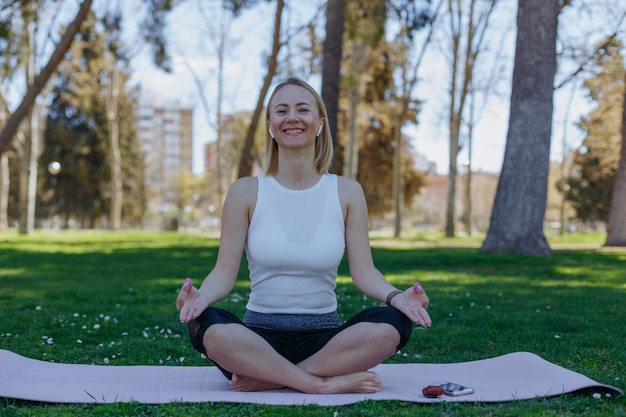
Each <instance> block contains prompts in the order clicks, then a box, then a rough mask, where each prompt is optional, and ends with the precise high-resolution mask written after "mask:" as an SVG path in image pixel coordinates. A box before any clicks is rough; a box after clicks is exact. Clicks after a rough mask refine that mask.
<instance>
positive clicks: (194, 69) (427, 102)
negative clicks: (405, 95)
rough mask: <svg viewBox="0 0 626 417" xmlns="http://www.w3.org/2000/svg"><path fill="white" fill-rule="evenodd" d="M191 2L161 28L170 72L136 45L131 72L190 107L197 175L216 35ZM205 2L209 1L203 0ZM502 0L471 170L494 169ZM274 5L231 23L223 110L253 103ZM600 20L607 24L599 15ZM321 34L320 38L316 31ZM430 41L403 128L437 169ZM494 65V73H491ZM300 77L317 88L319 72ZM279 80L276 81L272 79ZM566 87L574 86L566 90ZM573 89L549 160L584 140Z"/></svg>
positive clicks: (210, 122) (207, 133) (309, 8)
mask: <svg viewBox="0 0 626 417" xmlns="http://www.w3.org/2000/svg"><path fill="white" fill-rule="evenodd" d="M197 3H198V2H197V0H187V1H186V2H184V3H183V4H184V7H178V8H177V9H176V10H174V12H173V13H172V14H171V16H170V23H169V26H168V31H169V33H170V34H171V35H172V36H171V39H172V43H171V44H170V46H171V51H172V52H173V56H174V59H173V72H172V73H171V74H166V73H164V72H163V71H161V70H159V69H157V68H155V67H154V66H153V65H152V63H151V58H150V54H149V51H147V50H146V49H143V50H141V51H138V52H136V53H135V54H134V58H133V61H132V66H133V68H134V69H135V72H134V75H133V78H132V81H133V82H134V83H138V84H140V85H141V86H142V88H144V89H145V90H147V91H150V92H152V93H154V94H156V95H157V96H158V97H160V98H161V99H162V100H164V101H166V102H167V101H175V102H178V103H180V104H181V105H183V106H190V107H193V108H194V172H196V173H201V172H202V171H203V160H202V158H203V148H204V145H205V144H206V143H207V142H209V141H212V140H215V129H214V127H212V126H214V125H215V107H216V90H217V81H216V80H217V60H216V59H215V54H214V52H213V51H214V50H215V42H214V41H212V39H215V34H212V35H211V34H209V33H208V31H207V30H206V27H207V26H206V24H205V23H203V22H202V21H201V20H200V19H199V16H200V14H199V12H198V9H197ZM320 3H322V2H321V1H320V0H313V1H310V2H306V3H304V2H302V3H298V9H297V10H296V11H289V10H288V9H287V10H286V12H285V13H286V14H285V17H284V19H285V22H286V24H288V25H290V26H291V27H296V26H298V25H300V24H302V23H303V22H306V21H307V20H308V19H310V18H311V16H314V15H315V13H316V12H318V10H317V9H316V7H317V6H319V4H320ZM205 4H206V3H205ZM209 4H216V3H215V2H210V3H209ZM501 4H502V6H501V7H500V8H499V9H497V12H496V14H495V15H494V17H493V18H494V21H493V23H494V24H495V25H496V26H497V28H496V29H495V31H494V33H496V35H495V36H494V35H492V36H491V37H490V38H489V41H488V42H487V47H488V48H490V49H491V50H499V51H500V52H501V55H502V58H501V59H500V60H499V61H487V62H485V65H484V66H483V67H481V68H479V71H478V72H477V74H476V79H478V80H482V82H484V83H491V84H493V85H496V86H499V87H498V88H494V90H499V93H498V94H497V95H496V94H495V93H492V94H490V95H489V96H488V97H487V99H486V101H485V99H481V98H480V97H478V95H477V99H476V108H477V110H476V114H475V117H476V122H475V128H474V132H473V142H472V143H473V145H472V169H473V170H474V171H485V172H499V171H500V169H501V166H502V160H503V156H504V148H505V144H506V133H507V128H508V117H509V114H508V107H509V99H510V80H511V76H512V62H513V58H514V47H515V13H516V8H515V4H516V1H514V0H504V1H503V2H502V3H501ZM125 7H127V8H128V9H127V10H129V11H130V12H131V13H138V12H139V9H140V8H139V6H138V5H137V3H136V0H131V1H128V2H126V3H125ZM274 7H275V6H274V5H273V3H270V4H267V3H265V2H260V3H259V5H258V6H257V7H255V8H254V9H253V10H251V11H247V12H244V13H243V14H242V15H241V16H240V17H238V18H236V19H234V20H232V22H231V27H230V31H229V34H230V43H229V46H228V48H227V50H226V60H225V67H224V68H225V84H224V102H223V112H224V113H232V112H237V111H251V110H253V108H254V106H255V104H256V100H257V97H258V91H259V89H260V86H261V84H262V82H263V75H264V73H265V66H264V64H263V59H264V56H265V55H266V54H268V53H269V47H270V41H269V40H270V38H271V34H272V30H273V14H274ZM213 16H214V19H212V20H211V22H212V24H211V25H212V26H214V27H213V30H214V31H215V30H217V27H216V24H215V22H226V21H229V19H228V16H227V15H219V12H218V9H216V10H214V11H213ZM318 18H319V19H320V25H322V26H321V27H322V28H323V24H324V22H323V18H324V17H323V14H321V15H318ZM580 18H585V16H584V15H583V16H581V15H580V14H578V13H577V14H573V13H572V16H564V17H562V18H561V25H563V23H564V22H567V21H571V20H572V19H573V20H576V19H580ZM587 18H589V17H588V16H587ZM603 25H605V26H607V27H609V26H610V24H607V22H606V21H605V20H604V21H603ZM573 26H574V25H572V27H573ZM576 26H577V25H576ZM568 27H569V25H568ZM126 30H127V35H126V36H127V37H128V38H129V39H132V38H133V36H135V37H137V33H136V30H137V25H130V26H129V27H127V29H126ZM133 32H134V34H133ZM321 35H322V36H323V31H322V33H321ZM579 35H580V36H583V35H584V34H582V33H581V34H579ZM590 39H591V38H590ZM433 45H434V46H433V47H431V48H429V50H428V52H427V55H426V56H425V59H424V61H423V64H422V65H421V67H420V71H419V74H420V83H419V84H418V87H417V89H416V91H415V94H414V96H415V97H417V98H419V99H420V100H422V101H423V105H422V111H421V113H420V115H419V124H418V125H417V126H407V127H406V128H405V130H404V133H405V134H406V135H408V136H409V137H410V138H411V143H412V144H413V146H414V149H415V150H416V151H417V152H418V153H419V154H421V155H423V156H425V157H426V158H427V159H428V160H430V161H433V162H435V163H436V167H437V168H436V171H437V173H439V174H446V173H447V172H448V159H449V157H448V149H449V145H448V128H447V113H446V105H447V103H448V98H447V93H446V91H447V79H446V74H447V73H448V69H447V65H446V61H445V59H444V58H443V56H444V54H443V52H444V49H445V45H446V43H445V40H444V39H438V40H437V42H435V43H433ZM495 68H497V71H493V69H495ZM561 70H562V71H563V72H562V73H560V74H557V79H556V81H555V83H558V82H559V77H560V79H562V78H563V76H564V75H563V74H564V73H565V72H566V71H567V70H568V68H567V67H564V68H563V67H562V68H561ZM493 73H496V74H497V77H498V78H497V81H487V80H486V79H487V78H490V77H491V76H492V74H493ZM193 74H195V77H196V78H197V79H198V80H199V82H200V83H202V84H203V85H204V92H205V95H206V98H207V103H208V106H209V110H210V115H209V116H207V115H206V113H205V112H204V108H203V106H202V102H201V99H200V95H199V94H198V93H197V91H198V90H197V84H196V81H194V75H193ZM298 75H301V74H298ZM304 78H305V79H307V81H309V82H310V83H311V84H312V85H313V86H314V87H315V88H317V89H318V91H319V88H320V77H319V76H313V77H310V78H307V77H304ZM278 81H279V80H275V82H278ZM573 87H574V90H572V88H573ZM579 87H580V83H578V85H575V84H573V83H570V84H569V85H567V86H566V87H564V88H562V89H559V90H557V91H556V92H555V96H554V99H555V107H554V116H553V135H552V136H553V140H552V145H551V155H550V159H551V160H555V161H556V160H562V158H563V149H567V150H571V149H573V148H575V147H577V146H578V145H579V144H580V143H581V141H582V139H583V133H582V132H581V131H580V130H579V129H578V128H577V127H576V126H575V123H576V122H577V121H578V120H579V119H580V117H581V116H582V115H584V114H586V113H588V112H589V110H590V108H591V104H590V103H589V102H588V101H587V99H586V98H585V95H584V91H582V90H581V89H580V88H579ZM572 91H574V94H572ZM570 100H571V102H570ZM563 145H565V146H563ZM467 159H468V154H467V147H464V149H463V150H462V151H461V153H460V154H459V158H458V163H459V167H460V168H459V169H460V171H461V172H462V170H463V168H462V164H463V163H464V162H466V161H467Z"/></svg>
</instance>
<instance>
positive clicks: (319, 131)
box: [315, 123, 323, 136]
mask: <svg viewBox="0 0 626 417" xmlns="http://www.w3.org/2000/svg"><path fill="white" fill-rule="evenodd" d="M322 127H323V126H322V124H321V123H320V127H319V129H317V134H316V135H315V136H319V135H320V133H322Z"/></svg>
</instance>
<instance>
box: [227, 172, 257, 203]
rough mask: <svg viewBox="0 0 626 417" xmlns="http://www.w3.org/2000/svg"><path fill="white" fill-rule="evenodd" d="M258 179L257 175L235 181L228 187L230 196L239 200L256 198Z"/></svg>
mask: <svg viewBox="0 0 626 417" xmlns="http://www.w3.org/2000/svg"><path fill="white" fill-rule="evenodd" d="M257 184H258V180H257V178H256V177H242V178H239V179H238V180H236V181H235V182H233V183H232V184H231V185H230V188H229V189H228V197H229V198H231V199H236V200H237V201H241V200H242V199H243V200H247V199H250V198H252V197H253V198H252V200H251V201H254V200H255V199H256V194H257V188H258V185H257Z"/></svg>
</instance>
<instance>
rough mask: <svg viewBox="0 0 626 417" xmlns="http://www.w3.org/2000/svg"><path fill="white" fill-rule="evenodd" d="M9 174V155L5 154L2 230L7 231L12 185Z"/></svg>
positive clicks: (0, 160) (0, 179)
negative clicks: (10, 187)
mask: <svg viewBox="0 0 626 417" xmlns="http://www.w3.org/2000/svg"><path fill="white" fill-rule="evenodd" d="M9 174H10V173H9V155H8V154H7V153H6V152H5V153H3V154H2V155H0V230H6V229H7V228H8V227H9V218H8V209H9V186H10V185H11V177H10V175H9Z"/></svg>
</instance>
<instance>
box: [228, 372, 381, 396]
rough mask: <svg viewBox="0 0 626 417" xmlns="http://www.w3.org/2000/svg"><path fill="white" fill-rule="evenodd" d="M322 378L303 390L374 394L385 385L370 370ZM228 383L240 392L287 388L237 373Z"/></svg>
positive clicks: (315, 392)
mask: <svg viewBox="0 0 626 417" xmlns="http://www.w3.org/2000/svg"><path fill="white" fill-rule="evenodd" d="M320 380H321V382H320V384H319V385H317V386H316V387H309V389H303V390H302V391H303V392H306V393H310V394H355V393H360V394H372V393H375V392H378V391H379V390H380V387H382V385H383V383H382V381H381V380H380V378H379V377H378V375H376V374H375V373H373V372H368V371H363V372H355V373H353V374H347V375H338V376H329V377H324V378H320ZM228 384H229V385H230V389H231V390H233V391H239V392H254V391H269V390H278V389H282V388H285V387H284V386H283V385H279V384H275V383H272V382H266V381H260V380H258V379H253V378H248V377H245V376H239V375H235V374H233V377H232V379H231V380H230V382H229V383H228Z"/></svg>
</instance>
